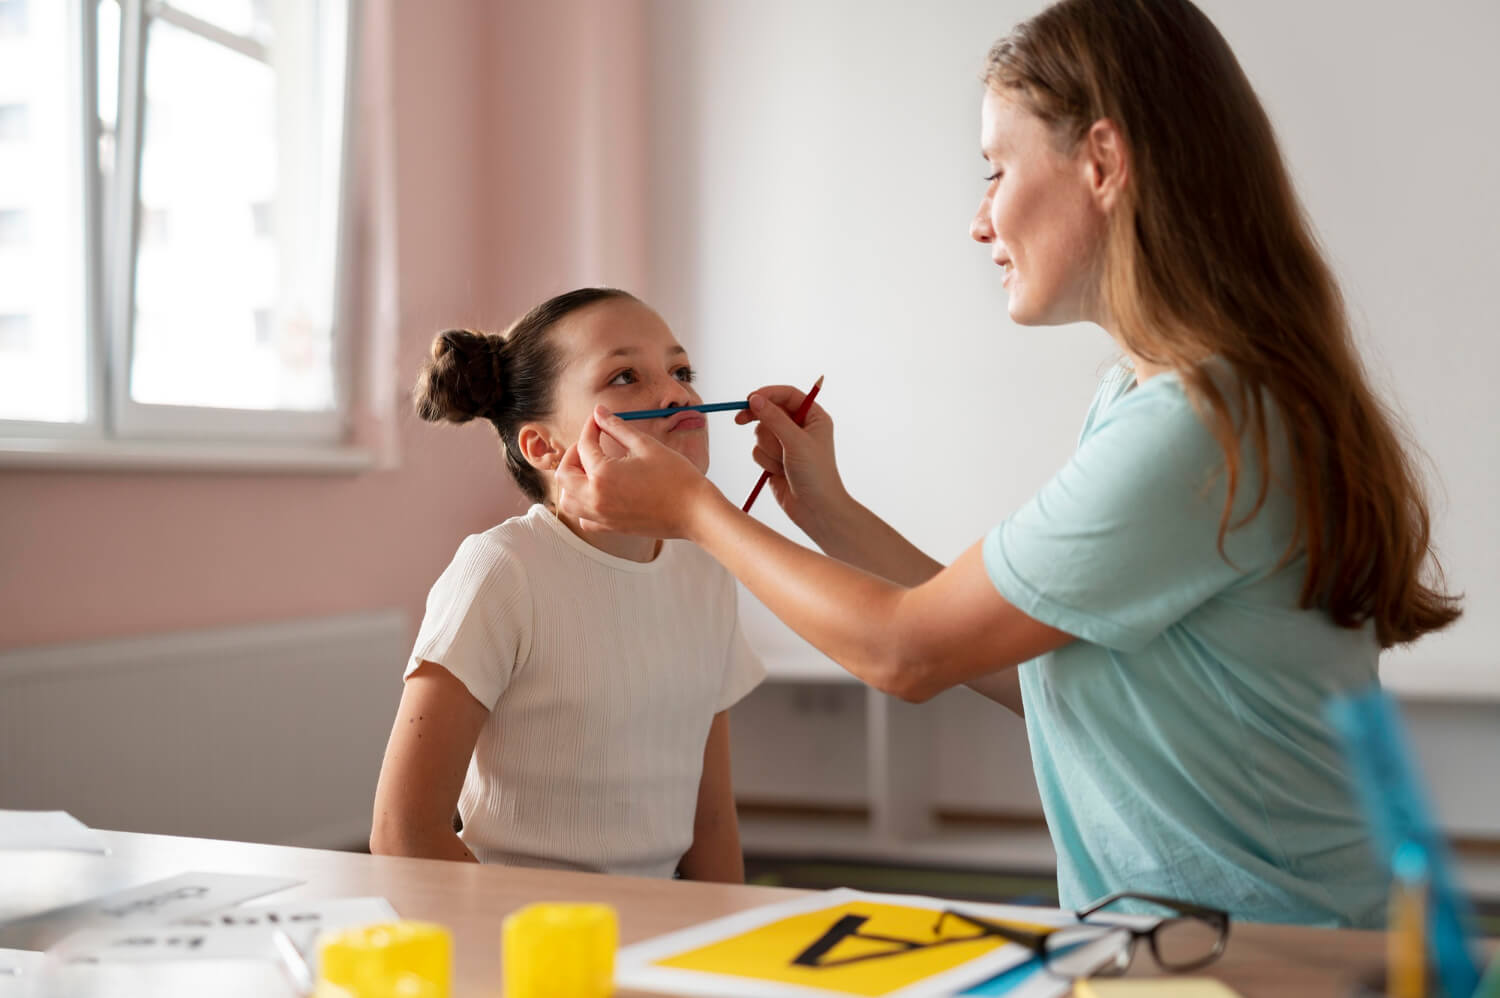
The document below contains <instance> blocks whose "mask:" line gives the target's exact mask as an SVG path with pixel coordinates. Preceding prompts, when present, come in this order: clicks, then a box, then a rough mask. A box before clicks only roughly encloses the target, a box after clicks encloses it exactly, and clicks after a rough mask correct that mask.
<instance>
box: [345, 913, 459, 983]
mask: <svg viewBox="0 0 1500 998" xmlns="http://www.w3.org/2000/svg"><path fill="white" fill-rule="evenodd" d="M452 982H453V937H452V935H450V934H449V932H448V930H447V929H445V928H443V927H442V926H441V925H434V924H432V923H430V922H386V923H381V924H378V925H365V926H361V927H359V928H356V929H344V930H343V931H340V932H328V933H324V934H323V936H322V937H321V938H320V939H319V940H318V986H317V990H316V992H315V993H316V996H317V998H448V996H449V992H450V990H451V988H452Z"/></svg>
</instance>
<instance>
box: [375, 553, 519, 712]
mask: <svg viewBox="0 0 1500 998" xmlns="http://www.w3.org/2000/svg"><path fill="white" fill-rule="evenodd" d="M531 619H532V612H531V593H530V589H529V587H528V586H527V584H526V576H525V572H524V570H523V568H522V566H521V562H520V560H519V559H518V558H516V557H515V555H514V554H512V553H511V552H510V551H508V550H506V548H505V547H504V546H503V545H501V544H498V543H496V542H495V541H494V540H493V539H491V538H488V537H486V536H485V535H483V534H476V535H474V536H471V537H468V538H466V539H465V540H464V542H463V543H462V544H461V545H459V548H458V553H457V554H455V555H454V556H453V561H452V562H451V563H450V564H449V565H448V567H447V568H446V569H444V570H443V574H442V575H440V576H439V577H438V580H437V582H435V583H434V584H433V586H432V590H431V591H430V592H429V593H428V594H427V611H426V613H425V614H424V615H423V617H422V626H421V628H420V629H419V630H418V632H417V642H416V646H415V647H414V648H413V649H412V653H411V659H410V660H409V661H408V663H407V666H406V671H405V672H404V673H403V675H404V676H410V675H411V674H412V672H413V670H415V669H416V668H417V666H418V665H420V664H421V662H422V661H423V660H424V659H425V660H427V661H429V662H433V663H436V664H437V665H441V666H442V667H443V668H444V669H447V670H448V671H449V672H450V673H452V674H453V675H454V676H455V677H457V678H458V680H459V681H460V682H462V683H463V684H464V686H465V687H467V688H468V690H469V692H470V693H471V694H472V695H473V697H474V699H476V700H478V701H479V702H480V703H482V704H483V705H484V706H485V708H486V709H487V710H493V709H494V708H495V702H496V701H497V700H499V699H500V694H501V693H503V692H504V691H505V688H506V686H507V685H509V683H510V678H511V675H512V673H513V672H514V671H515V667H516V664H517V663H518V662H521V661H523V660H524V659H525V658H526V656H527V654H528V653H529V651H530V647H531Z"/></svg>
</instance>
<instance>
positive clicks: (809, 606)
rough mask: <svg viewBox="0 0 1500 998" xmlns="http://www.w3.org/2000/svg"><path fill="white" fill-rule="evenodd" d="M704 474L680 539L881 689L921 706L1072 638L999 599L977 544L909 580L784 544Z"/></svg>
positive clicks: (820, 647)
mask: <svg viewBox="0 0 1500 998" xmlns="http://www.w3.org/2000/svg"><path fill="white" fill-rule="evenodd" d="M700 481H701V482H702V485H701V487H696V488H694V489H693V490H692V491H691V493H690V494H688V495H686V496H684V499H685V500H686V504H685V514H686V518H685V522H683V521H680V523H681V526H682V528H683V529H682V532H681V533H680V534H679V536H685V537H687V538H689V539H690V540H692V541H694V542H695V543H696V544H698V545H699V546H700V547H702V548H703V549H704V550H705V551H707V552H708V553H709V554H710V555H712V556H713V557H714V558H715V559H717V560H718V561H719V563H720V564H721V565H723V566H724V567H725V568H726V569H728V570H729V572H730V573H731V574H732V575H734V576H735V577H736V578H738V579H739V580H740V581H741V582H742V583H744V585H745V588H747V589H749V590H750V592H751V593H752V594H754V596H755V597H756V598H757V599H759V600H760V601H761V602H762V603H763V604H765V606H766V608H767V609H769V610H770V611H771V612H772V613H773V614H775V615H776V616H777V617H779V618H781V621H782V622H783V623H785V624H786V625H787V626H789V627H790V628H791V629H792V630H794V631H796V632H797V633H798V634H799V635H801V636H802V637H803V638H804V639H806V640H807V641H808V642H809V643H810V644H812V645H813V647H815V648H817V649H818V650H819V651H821V652H822V653H823V654H825V655H827V656H828V657H829V658H831V659H833V660H834V661H835V662H837V663H838V664H839V665H841V666H843V667H844V669H846V670H847V671H848V672H849V673H851V674H852V675H853V676H854V677H855V678H856V679H859V680H861V681H862V682H864V683H867V684H868V685H870V686H873V687H875V688H876V689H878V690H880V691H881V692H883V693H889V694H891V695H892V696H897V697H900V698H901V699H903V700H910V701H916V702H920V701H923V700H927V699H929V698H930V697H933V696H935V695H937V694H938V693H941V692H942V691H943V690H946V689H948V688H950V687H953V686H957V685H958V684H959V683H966V682H970V681H972V680H975V679H978V678H979V677H981V676H985V675H988V674H990V673H993V672H995V671H997V670H1000V669H1005V668H1009V667H1010V666H1013V665H1018V664H1020V663H1021V662H1025V661H1027V660H1029V659H1032V658H1035V657H1036V656H1038V655H1041V654H1043V653H1045V652H1047V651H1051V650H1052V649H1054V648H1060V647H1062V646H1063V645H1064V644H1067V643H1068V642H1070V641H1072V640H1073V638H1072V636H1071V635H1069V634H1066V633H1065V632H1063V631H1060V630H1057V629H1056V628H1053V627H1050V626H1048V625H1046V624H1043V623H1041V622H1040V621H1037V620H1034V619H1033V618H1031V617H1028V616H1027V615H1026V614H1025V613H1023V612H1021V611H1020V610H1018V609H1016V607H1015V606H1014V605H1012V604H1011V603H1010V602H1008V601H1007V600H1006V599H1005V598H1004V597H1003V596H1001V595H1000V593H999V592H998V591H997V590H996V589H995V587H994V586H993V584H991V582H990V580H989V576H988V574H987V572H986V569H985V567H984V559H983V552H982V548H981V545H980V544H978V543H976V544H974V545H972V546H970V548H969V549H968V550H967V551H965V552H964V553H963V555H961V556H960V557H959V559H958V560H957V561H955V562H954V563H953V564H952V565H949V566H945V567H943V568H941V570H940V571H938V572H937V574H935V575H933V576H932V577H931V578H929V579H927V580H926V581H924V582H921V583H920V584H917V585H912V586H905V585H901V584H900V583H898V582H892V581H890V580H889V579H886V578H882V577H880V576H877V575H875V574H873V573H871V572H869V571H866V570H864V569H862V568H858V567H855V566H854V565H851V564H848V563H847V562H844V561H840V560H837V559H835V558H831V557H824V556H823V555H821V554H818V553H817V552H816V551H810V550H808V549H807V548H804V547H802V546H801V545H799V544H796V543H794V542H793V541H791V540H788V539H787V538H785V537H783V536H782V535H781V534H779V533H777V532H776V531H774V530H772V529H771V528H770V527H767V526H766V525H765V524H763V523H760V522H759V521H757V520H755V519H753V518H751V517H749V516H746V515H745V514H744V513H742V512H740V510H739V508H738V507H736V506H735V505H733V504H732V503H730V502H729V501H728V500H727V499H725V498H724V497H723V495H721V494H720V493H719V491H718V490H717V489H715V488H714V487H713V486H712V485H711V484H709V483H708V481H707V479H700ZM893 550H894V549H893ZM904 563H905V564H908V565H910V561H909V560H908V561H905V562H904Z"/></svg>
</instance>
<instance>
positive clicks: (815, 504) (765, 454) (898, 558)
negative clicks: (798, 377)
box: [735, 385, 943, 586]
mask: <svg viewBox="0 0 1500 998" xmlns="http://www.w3.org/2000/svg"><path fill="white" fill-rule="evenodd" d="M754 394H755V396H756V397H758V398H764V399H766V400H767V401H769V403H770V404H769V405H765V406H761V407H759V408H757V410H756V411H755V412H750V411H746V412H741V413H739V414H737V415H736V416H735V422H737V423H741V424H743V423H748V422H752V421H758V423H759V425H757V426H756V428H755V450H754V451H753V452H752V455H751V456H752V457H753V458H754V459H755V463H756V464H758V465H760V467H761V468H763V469H764V470H765V471H766V472H767V474H768V475H769V476H770V484H771V493H772V495H774V496H775V497H776V502H777V503H778V504H780V506H781V508H782V510H783V511H784V512H785V513H786V515H787V516H788V517H789V518H790V519H791V521H792V522H793V523H795V524H796V525H797V526H798V527H799V528H801V530H802V532H803V533H805V534H807V536H808V537H810V538H812V541H813V543H814V544H816V545H818V547H820V548H822V549H823V551H824V552H825V553H826V554H828V555H830V556H831V557H834V558H837V559H839V560H840V561H843V562H848V563H849V564H850V565H853V566H855V567H856V568H862V569H864V570H865V571H867V572H870V573H871V574H873V575H878V576H880V577H881V578H882V579H890V580H891V581H892V582H899V583H900V584H902V585H904V586H915V585H918V584H919V583H922V582H926V581H927V580H928V579H930V578H932V577H933V576H934V575H936V574H937V573H938V571H939V570H941V569H942V567H943V565H942V562H939V561H937V560H935V559H933V558H929V557H928V556H927V555H926V554H924V553H923V552H922V551H921V550H919V549H918V548H917V546H916V545H914V544H912V543H911V541H909V540H907V539H906V538H905V537H903V536H901V534H899V533H897V532H896V530H895V529H894V528H893V527H891V525H890V524H888V523H886V522H885V521H884V520H882V519H881V518H880V517H878V516H876V515H875V514H874V513H873V512H871V511H870V510H869V509H868V508H867V507H865V506H864V505H862V504H861V503H859V502H857V501H856V500H855V499H854V498H853V497H852V496H850V495H849V492H848V490H847V489H845V488H844V482H843V479H842V478H841V477H840V475H839V470H838V461H837V459H836V458H835V457H834V448H833V418H832V417H831V416H829V415H828V412H827V411H826V410H825V409H824V408H823V407H822V406H820V405H817V404H816V403H814V404H813V407H812V408H811V409H810V410H809V411H808V414H807V418H806V419H805V421H804V422H803V423H802V425H800V426H799V425H797V423H796V422H795V421H794V420H793V419H792V417H791V416H789V415H788V413H790V412H795V411H797V410H798V409H800V408H801V406H802V400H803V399H804V398H805V396H804V394H803V393H802V392H801V391H799V390H798V389H796V388H793V387H791V386H790V385H770V386H768V387H765V388H761V389H758V390H757V391H756V392H755V393H754Z"/></svg>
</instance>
